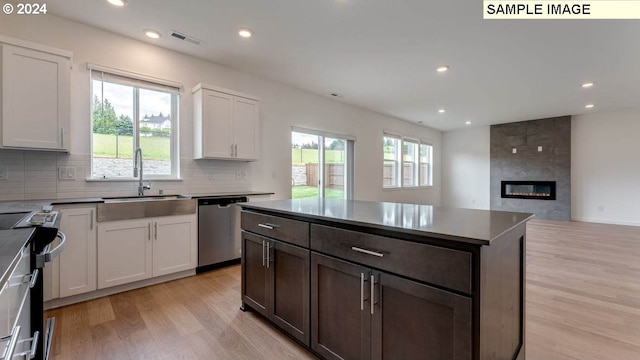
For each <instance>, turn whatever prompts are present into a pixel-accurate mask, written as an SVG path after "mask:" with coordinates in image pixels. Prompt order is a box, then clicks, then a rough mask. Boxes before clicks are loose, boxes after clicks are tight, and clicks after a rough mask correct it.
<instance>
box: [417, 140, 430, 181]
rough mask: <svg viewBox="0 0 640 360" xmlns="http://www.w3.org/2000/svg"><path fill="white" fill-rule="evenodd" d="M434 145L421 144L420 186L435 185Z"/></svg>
mask: <svg viewBox="0 0 640 360" xmlns="http://www.w3.org/2000/svg"><path fill="white" fill-rule="evenodd" d="M432 154H433V146H431V145H428V144H420V176H419V178H420V186H431V185H433V171H432V164H433V156H432Z"/></svg>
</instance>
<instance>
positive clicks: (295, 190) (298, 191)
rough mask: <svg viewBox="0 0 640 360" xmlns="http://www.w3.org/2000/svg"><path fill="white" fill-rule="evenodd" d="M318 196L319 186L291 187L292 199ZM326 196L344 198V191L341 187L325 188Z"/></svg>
mask: <svg viewBox="0 0 640 360" xmlns="http://www.w3.org/2000/svg"><path fill="white" fill-rule="evenodd" d="M317 196H318V187H316V186H292V187H291V198H292V199H303V198H308V197H317ZM324 197H325V198H332V199H344V191H343V190H339V189H325V191H324Z"/></svg>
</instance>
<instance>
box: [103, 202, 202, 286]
mask: <svg viewBox="0 0 640 360" xmlns="http://www.w3.org/2000/svg"><path fill="white" fill-rule="evenodd" d="M197 229H198V227H197V218H196V215H180V216H167V217H157V218H146V219H138V220H122V221H110V222H103V223H100V224H98V289H104V288H108V287H111V286H116V285H122V284H126V283H130V282H134V281H138V280H144V279H148V278H151V277H154V276H161V275H167V274H171V273H175V272H179V271H183V270H190V269H194V268H195V267H196V265H197V261H198V253H197V251H198V248H197V246H198V239H197Z"/></svg>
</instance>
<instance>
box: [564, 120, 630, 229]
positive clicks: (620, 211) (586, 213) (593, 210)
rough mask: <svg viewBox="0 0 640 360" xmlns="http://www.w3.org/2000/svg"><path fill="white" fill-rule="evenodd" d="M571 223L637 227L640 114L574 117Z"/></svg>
mask: <svg viewBox="0 0 640 360" xmlns="http://www.w3.org/2000/svg"><path fill="white" fill-rule="evenodd" d="M571 127H572V139H571V145H572V146H571V153H572V156H571V209H572V211H571V218H572V219H573V220H577V221H588V222H603V223H611V224H624V225H636V226H640V109H629V110H621V111H616V112H608V113H595V114H588V115H578V116H574V117H573V119H572V123H571Z"/></svg>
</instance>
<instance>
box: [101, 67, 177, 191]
mask: <svg viewBox="0 0 640 360" xmlns="http://www.w3.org/2000/svg"><path fill="white" fill-rule="evenodd" d="M90 69H91V98H92V107H91V115H92V118H91V120H92V122H91V123H92V126H91V149H92V150H91V177H92V178H94V179H131V178H133V177H134V176H133V168H134V158H133V155H134V153H135V150H136V148H140V149H141V150H142V158H143V160H144V161H143V162H144V169H143V170H144V174H145V178H146V179H176V178H178V177H179V164H178V161H179V160H178V159H179V156H178V149H177V140H176V139H177V138H178V131H177V129H178V116H177V115H178V90H179V87H176V86H173V85H166V84H163V83H156V82H154V81H149V78H144V79H139V78H136V77H134V76H135V75H132V76H123V75H122V73H123V72H120V71H114V72H115V73H112V72H106V71H100V70H96V68H91V67H90ZM178 86H179V85H178Z"/></svg>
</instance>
